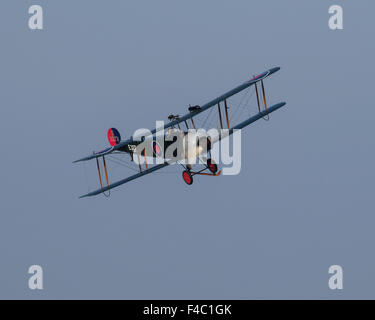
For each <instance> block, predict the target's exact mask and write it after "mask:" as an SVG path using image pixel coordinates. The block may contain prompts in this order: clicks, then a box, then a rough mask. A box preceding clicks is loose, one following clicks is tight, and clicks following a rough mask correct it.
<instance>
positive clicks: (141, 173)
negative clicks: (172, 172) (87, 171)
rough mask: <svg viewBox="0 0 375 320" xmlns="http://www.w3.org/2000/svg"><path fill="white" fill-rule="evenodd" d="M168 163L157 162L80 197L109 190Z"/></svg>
mask: <svg viewBox="0 0 375 320" xmlns="http://www.w3.org/2000/svg"><path fill="white" fill-rule="evenodd" d="M168 165H169V163H168V162H164V163H162V164H159V165H156V166H154V167H151V168H149V169H147V170H145V171H142V172H139V173H137V174H134V175H132V176H130V177H127V178H125V179H122V180H120V181H117V182H114V183H112V184H110V185H108V186H106V187H103V188H100V189H97V190H95V191H92V192H89V193H87V194H85V195H83V196H80V198H85V197H91V196H96V195H98V194H99V193H102V192H106V191H108V190H110V189H113V188H115V187H118V186H121V185H122V184H124V183H127V182H129V181H131V180H134V179H137V178H139V177H142V176H144V175H146V174H149V173H151V172H154V171H156V170H159V169H161V168H164V167H166V166H168Z"/></svg>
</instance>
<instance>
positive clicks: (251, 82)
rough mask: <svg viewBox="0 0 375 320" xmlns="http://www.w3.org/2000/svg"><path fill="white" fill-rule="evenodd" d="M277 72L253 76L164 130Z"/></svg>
mask: <svg viewBox="0 0 375 320" xmlns="http://www.w3.org/2000/svg"><path fill="white" fill-rule="evenodd" d="M279 70H280V67H275V68H272V69H270V70H267V71H265V72H263V73H261V74H260V75H257V76H254V77H253V78H252V79H250V80H248V81H246V82H244V83H243V84H241V85H239V86H238V87H236V88H234V89H232V90H230V91H228V92H227V93H224V94H223V95H221V96H220V97H218V98H216V99H214V100H212V101H210V102H208V103H206V104H205V105H204V106H202V107H201V108H200V109H198V110H197V111H194V112H190V113H188V114H185V115H184V116H182V117H179V118H178V119H176V120H173V121H171V122H169V123H168V124H165V125H164V129H168V128H170V127H173V126H175V125H177V124H178V123H180V122H183V121H186V120H188V119H191V118H193V117H195V116H197V115H198V114H200V113H201V112H203V111H205V110H207V109H209V108H211V107H213V106H215V105H216V104H218V103H219V102H221V101H224V100H225V99H228V98H229V97H231V96H233V95H235V94H237V93H239V92H241V91H242V90H245V89H246V88H248V87H250V86H251V85H253V84H255V83H257V82H258V81H261V80H263V79H264V78H267V77H268V76H270V75H271V74H273V73H275V72H277V71H279ZM156 131H157V129H154V130H152V131H151V133H152V134H154V133H156Z"/></svg>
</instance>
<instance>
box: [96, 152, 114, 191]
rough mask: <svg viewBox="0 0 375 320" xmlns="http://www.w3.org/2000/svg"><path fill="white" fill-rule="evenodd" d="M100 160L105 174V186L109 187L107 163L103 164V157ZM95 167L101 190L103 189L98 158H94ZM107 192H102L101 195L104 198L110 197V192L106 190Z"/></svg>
mask: <svg viewBox="0 0 375 320" xmlns="http://www.w3.org/2000/svg"><path fill="white" fill-rule="evenodd" d="M102 159H103V166H104V172H105V180H106V182H107V186H109V179H108V170H107V163H106V162H105V157H104V155H103V156H102ZM96 166H97V168H98V176H99V183H100V188H101V189H102V188H103V181H102V174H101V170H100V164H99V157H96ZM108 191H109V192H108V193H107V194H106V193H105V192H103V194H104V195H105V196H106V197H109V196H110V195H111V191H110V190H108Z"/></svg>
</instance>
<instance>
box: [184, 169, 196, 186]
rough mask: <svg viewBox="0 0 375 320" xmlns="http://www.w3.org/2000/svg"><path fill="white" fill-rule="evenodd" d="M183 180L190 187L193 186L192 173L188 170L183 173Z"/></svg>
mask: <svg viewBox="0 0 375 320" xmlns="http://www.w3.org/2000/svg"><path fill="white" fill-rule="evenodd" d="M182 178H183V179H184V181H185V182H186V184H188V185H191V184H192V183H193V177H192V176H191V173H190V172H189V171H187V170H185V171H183V172H182Z"/></svg>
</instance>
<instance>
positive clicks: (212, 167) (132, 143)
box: [74, 67, 286, 198]
mask: <svg viewBox="0 0 375 320" xmlns="http://www.w3.org/2000/svg"><path fill="white" fill-rule="evenodd" d="M279 70H280V68H279V67H275V68H272V69H269V70H268V71H265V72H263V73H261V74H259V75H257V76H254V77H253V78H251V79H250V80H248V81H246V82H244V83H242V84H241V85H239V86H237V87H236V88H234V89H232V90H230V91H228V92H227V93H225V94H223V95H221V96H220V97H218V98H216V99H214V100H212V101H210V102H208V103H206V104H205V105H203V106H199V105H195V106H189V108H188V111H189V112H188V113H187V114H185V115H183V116H178V115H173V114H172V115H170V116H169V117H168V120H169V121H170V122H169V123H167V124H165V125H164V128H163V130H164V131H163V133H162V143H160V135H159V140H158V138H157V130H158V129H156V128H155V129H154V130H152V131H149V134H148V135H147V136H143V137H142V138H141V139H138V138H136V137H134V136H132V137H130V138H129V139H127V140H124V141H121V136H120V133H119V132H118V130H117V129H115V128H111V129H109V130H108V134H107V136H108V141H109V143H110V147H108V148H106V149H104V150H102V151H99V152H93V153H92V154H91V155H89V156H87V157H84V158H81V159H79V160H76V161H74V163H76V162H81V161H87V160H91V159H96V164H97V169H98V175H99V184H100V188H99V189H97V190H95V191H92V192H89V193H87V194H85V195H83V196H81V197H80V198H83V197H89V196H94V195H98V194H100V193H103V194H105V195H106V192H107V191H109V190H111V189H113V188H115V187H118V186H120V185H122V184H124V183H127V182H129V181H131V180H134V179H137V178H139V177H141V176H144V175H146V174H149V173H152V172H155V171H156V170H159V169H162V168H164V167H166V166H168V165H170V164H171V161H167V159H166V157H165V151H166V149H167V148H168V146H169V145H170V144H171V143H173V142H174V141H175V139H171V138H170V135H172V134H173V135H174V136H176V134H177V135H180V136H181V137H182V141H183V142H184V144H183V145H184V146H185V147H186V148H192V146H193V148H194V150H195V151H194V152H195V153H194V152H193V153H191V152H187V153H186V154H189V155H190V156H191V154H193V155H194V157H200V156H201V155H202V154H201V150H204V151H203V152H206V153H207V154H209V152H210V149H211V146H212V144H214V143H215V142H217V141H219V140H221V139H223V138H224V137H225V135H220V136H219V137H218V138H217V139H216V140H214V141H213V140H211V139H210V138H207V139H206V140H205V143H203V144H202V145H201V146H197V145H196V141H185V140H187V139H188V134H187V130H189V129H197V128H198V126H196V119H197V118H198V116H199V115H200V114H202V113H203V112H205V111H208V110H210V111H209V113H208V114H207V116H206V119H205V122H206V121H207V119H208V118H209V117H213V115H212V110H213V109H214V108H213V107H215V106H216V107H217V118H218V119H217V120H218V121H216V122H217V125H220V128H221V129H224V128H225V129H226V130H222V131H226V132H227V135H231V134H232V133H233V132H234V130H236V129H242V128H244V127H246V126H248V125H249V124H251V123H253V122H255V121H257V120H259V119H262V118H263V119H265V120H268V117H269V114H270V113H271V112H273V111H275V110H277V109H279V108H281V107H283V106H284V105H285V104H286V103H285V102H280V103H277V104H275V105H273V106H271V107H267V100H266V94H265V89H264V83H263V80H264V79H265V78H267V77H268V76H270V75H271V74H273V73H275V72H277V71H279ZM258 84H260V87H261V91H262V100H263V101H261V98H260V95H259V91H258ZM252 86H254V88H255V90H254V92H253V93H255V95H256V102H257V111H256V114H254V115H252V116H250V117H248V118H247V119H246V120H245V121H242V122H240V123H239V124H237V125H235V126H230V117H229V103H228V101H229V99H230V98H232V97H233V96H235V95H237V94H239V93H240V92H242V91H245V90H248V89H249V88H251V87H252ZM242 105H243V100H241V103H240V107H241V106H242ZM261 105H263V106H264V109H263V108H261ZM222 106H224V111H225V125H224V124H223V116H222V112H221V107H222ZM262 109H263V110H262ZM189 122H190V124H191V127H190V128H189ZM182 124H184V126H185V127H186V130H183V129H182V128H181V126H182ZM145 141H146V142H147V141H148V143H149V145H150V148H143V149H142V150H139V149H138V146H139V145H140V144H141V143H143V144H144V143H145ZM162 145H163V147H162ZM146 150H148V151H146ZM150 150H151V151H150ZM189 151H191V150H189ZM113 154H117V155H118V154H120V155H123V154H129V155H130V159H131V161H134V156H136V157H137V159H138V160H139V159H140V157H143V158H144V164H145V168H144V169H143V170H142V165H141V164H140V162H139V161H138V166H139V172H138V173H136V174H134V175H131V176H129V177H127V178H125V179H122V180H120V181H117V182H114V183H112V184H110V183H109V178H108V170H107V164H106V156H109V155H113ZM184 154H185V153H184ZM147 157H153V158H156V157H157V158H159V160H160V159H162V161H161V163H160V162H159V164H156V165H153V166H151V165H150V164H148V163H147ZM100 158H101V159H102V162H103V167H104V173H105V178H106V183H107V184H106V185H103V181H102V172H101V168H100V163H99V159H100ZM179 160H186V159H182V158H177V159H175V160H174V163H179V164H181V165H182V166H183V167H184V171H183V172H182V177H183V180H184V181H185V182H186V183H187V184H189V185H190V184H192V183H193V176H194V175H209V176H218V175H220V173H221V171H218V167H217V164H216V163H214V161H212V160H211V158H210V157H206V158H205V163H202V164H201V165H203V169H201V170H197V171H193V170H192V165H190V164H183V161H179ZM206 170H208V171H209V173H207V172H204V171H206Z"/></svg>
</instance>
